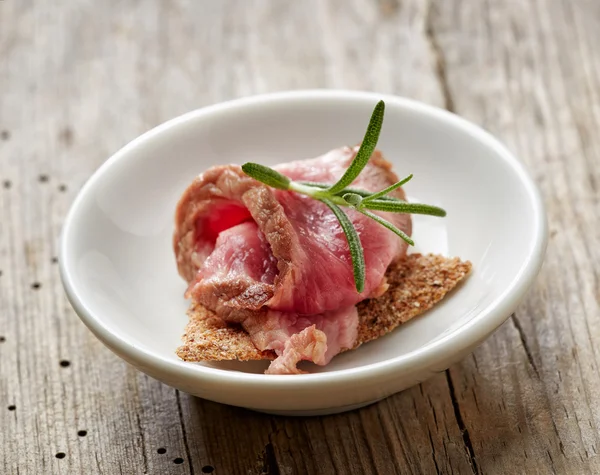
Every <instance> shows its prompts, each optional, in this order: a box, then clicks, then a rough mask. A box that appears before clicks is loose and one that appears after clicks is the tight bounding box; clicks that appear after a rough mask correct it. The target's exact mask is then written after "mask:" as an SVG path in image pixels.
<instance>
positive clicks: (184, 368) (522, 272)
mask: <svg viewBox="0 0 600 475" xmlns="http://www.w3.org/2000/svg"><path fill="white" fill-rule="evenodd" d="M319 99H336V100H340V101H344V100H347V101H356V102H366V101H369V102H372V103H373V104H374V103H375V102H377V101H378V100H380V99H383V100H384V101H385V102H386V106H388V108H390V107H391V108H395V107H399V108H403V109H406V110H409V111H411V112H414V113H420V114H422V115H427V116H429V117H430V118H431V119H432V120H437V121H439V122H443V123H445V124H446V125H450V126H454V127H456V128H458V129H461V130H462V132H464V133H466V134H468V135H470V136H471V137H472V138H473V139H474V140H478V141H479V142H480V143H482V144H484V145H486V146H487V147H489V148H491V149H492V150H493V151H494V152H495V155H496V156H497V157H498V159H501V160H504V162H505V163H506V164H507V165H509V168H510V169H511V170H512V171H513V172H514V174H515V179H518V181H519V183H520V185H521V186H523V187H524V189H525V191H526V194H527V196H528V198H529V200H530V202H531V204H532V209H533V215H534V235H533V238H532V240H531V241H530V242H531V247H530V252H529V253H528V255H527V258H526V259H525V260H524V261H523V263H522V265H521V267H520V269H519V271H518V272H517V273H516V275H515V276H514V278H513V280H512V282H511V283H510V285H509V286H508V287H507V288H506V289H505V290H504V291H503V292H502V293H501V294H500V295H498V296H497V297H496V298H495V299H494V300H493V301H492V302H491V303H490V304H488V305H487V306H486V307H485V308H484V309H482V310H481V311H479V312H478V313H477V314H476V315H474V316H473V318H472V319H470V320H469V321H468V322H465V324H464V325H461V326H459V327H457V328H455V329H453V330H452V331H450V332H449V333H448V334H447V335H444V336H443V337H441V338H439V339H436V340H434V341H433V342H431V343H428V344H426V345H424V346H422V347H419V348H417V349H415V350H413V351H410V352H408V353H406V354H403V355H399V356H396V357H394V358H390V359H387V360H384V361H380V362H376V363H370V364H367V365H364V366H358V367H355V368H348V369H340V370H332V371H326V372H321V373H311V374H298V375H294V377H289V375H268V374H254V373H243V372H238V371H230V370H223V369H219V368H212V367H208V366H202V365H197V364H190V363H189V362H185V361H182V360H181V361H178V360H175V359H169V358H167V357H165V356H161V355H160V354H158V353H155V352H153V351H151V350H148V349H145V348H140V347H138V346H136V345H133V344H132V343H131V342H129V341H128V340H127V339H126V338H123V336H122V335H120V334H118V332H114V331H113V330H111V329H110V328H109V327H108V326H106V325H105V324H104V323H103V320H102V316H101V315H96V314H94V313H93V312H92V311H91V310H90V309H89V308H88V307H87V306H86V304H85V302H84V301H82V300H81V298H80V296H79V295H78V291H77V288H78V285H77V283H76V282H75V281H74V279H73V275H72V273H71V271H70V269H71V268H72V267H73V264H74V260H73V259H72V256H71V253H70V252H69V249H70V246H71V244H70V243H71V241H72V239H73V237H74V236H75V235H76V233H77V219H76V217H77V215H78V213H79V212H80V209H81V207H82V205H83V203H84V202H85V201H86V200H88V199H89V197H90V195H91V191H92V190H93V189H94V185H95V183H96V182H97V181H98V180H99V179H100V178H101V177H102V176H103V175H104V174H105V172H106V171H107V170H108V169H109V168H111V167H112V166H113V165H114V164H115V163H117V162H118V161H121V160H126V159H127V157H128V155H129V153H130V152H131V151H132V150H134V149H135V148H136V147H138V146H139V145H141V144H142V143H144V142H146V141H147V140H150V139H152V138H154V137H156V136H157V135H160V134H163V133H165V132H167V131H169V130H170V129H174V128H177V127H178V126H180V125H183V124H185V123H186V122H189V121H192V120H196V119H198V118H201V117H209V116H210V115H212V114H214V113H216V112H225V111H228V110H231V109H237V108H240V107H256V106H257V105H260V104H266V103H276V102H289V101H294V100H296V101H297V100H301V101H307V100H312V101H314V100H319ZM547 241H548V224H547V218H546V212H545V209H544V204H543V200H542V197H541V194H540V192H539V189H538V187H537V185H536V184H535V182H534V181H533V180H532V178H531V177H530V175H529V174H528V172H527V170H526V168H525V166H524V164H523V163H521V162H520V161H519V160H518V159H517V157H516V156H515V155H514V154H513V153H512V152H510V151H509V150H508V148H506V146H505V145H503V144H502V143H501V142H500V141H499V140H498V139H496V138H495V137H493V136H492V135H491V134H490V133H489V132H487V131H485V130H484V129H483V128H482V127H480V126H478V125H476V124H474V123H472V122H470V121H468V120H466V119H464V118H462V117H460V116H458V115H456V114H454V113H452V112H449V111H447V110H445V109H441V108H438V107H436V106H432V105H428V104H425V103H423V102H420V101H417V100H414V99H409V98H406V97H402V96H396V95H391V94H380V93H376V92H371V91H356V90H346V89H302V90H292V91H280V92H272V93H267V94H257V95H252V96H246V97H242V98H237V99H232V100H228V101H224V102H220V103H216V104H212V105H209V106H206V107H202V108H199V109H195V110H192V111H189V112H187V113H184V114H182V115H179V116H176V117H174V118H172V119H170V120H167V121H165V122H163V123H161V124H159V125H157V126H155V127H153V128H151V129H150V130H148V131H146V132H144V133H142V134H141V135H139V136H138V137H136V138H135V139H133V140H132V141H130V142H129V143H127V144H126V145H124V146H123V147H122V148H121V149H119V150H118V151H117V152H115V153H114V154H113V155H112V156H111V157H110V158H108V159H107V160H106V161H105V162H104V163H103V164H102V165H101V166H100V167H99V168H98V169H97V170H96V171H95V172H94V173H93V174H92V175H91V177H89V178H88V180H87V181H86V182H85V184H84V185H83V187H82V188H81V189H80V191H79V192H78V194H77V196H76V198H75V199H74V201H73V203H72V205H71V207H70V209H69V211H68V213H67V216H66V219H65V221H64V224H63V227H62V230H61V235H60V242H59V268H60V277H61V281H62V284H63V287H64V289H65V293H66V295H67V298H68V300H69V301H70V303H71V305H72V306H73V308H74V310H75V312H76V313H77V315H78V316H79V318H80V319H81V320H82V321H83V323H84V324H85V325H86V326H87V327H88V328H89V329H90V330H91V331H92V332H93V333H94V334H95V335H96V337H97V338H99V339H100V340H101V341H102V342H103V343H104V344H105V345H106V346H107V347H109V348H110V349H111V350H112V351H113V352H115V353H117V354H118V355H119V356H120V357H122V358H123V359H125V360H126V361H129V362H133V363H134V364H136V363H137V364H138V365H140V366H142V367H146V368H148V367H152V368H155V369H156V370H158V371H160V372H165V371H166V372H169V373H171V374H172V375H174V376H178V377H181V378H184V379H186V380H189V379H200V380H204V381H206V382H207V383H209V382H212V383H217V384H223V383H230V384H236V383H256V384H258V385H261V386H262V387H264V388H266V389H284V388H288V389H294V388H297V387H299V386H302V387H303V388H306V387H307V386H314V387H316V386H319V387H320V388H322V387H323V386H324V385H325V386H331V385H335V384H337V383H339V382H343V381H346V382H347V381H348V379H353V380H354V379H360V380H373V379H377V378H380V377H382V376H386V375H387V376H389V375H390V374H394V375H395V377H400V375H401V374H403V373H407V372H412V371H414V370H415V369H416V368H419V367H424V366H431V365H432V364H435V363H441V362H443V361H447V360H449V358H451V356H452V355H455V354H459V353H461V352H464V351H466V350H468V349H469V348H473V347H474V346H476V345H477V344H479V343H480V342H481V341H482V340H483V339H484V338H486V337H487V336H488V335H489V334H490V333H492V332H493V331H494V330H495V329H496V328H498V327H499V326H500V325H501V324H502V323H503V322H504V321H505V320H506V319H508V317H509V315H510V313H511V312H512V311H513V310H514V308H515V307H516V305H517V304H518V302H520V300H521V299H522V298H523V297H524V296H525V294H526V293H527V291H528V290H529V288H530V286H531V285H532V283H533V281H534V279H535V278H536V276H537V274H538V272H539V270H540V268H541V266H542V263H543V259H544V255H545V252H546V247H547ZM182 331H183V329H182ZM124 355H126V357H125V356H124ZM444 369H445V368H444Z"/></svg>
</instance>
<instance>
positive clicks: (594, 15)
mask: <svg viewBox="0 0 600 475" xmlns="http://www.w3.org/2000/svg"><path fill="white" fill-rule="evenodd" d="M599 15H600V11H599V7H598V6H597V5H595V4H593V3H592V2H589V1H587V2H586V1H585V0H579V1H574V2H570V3H569V2H562V3H561V2H554V1H552V0H538V1H534V0H529V1H528V2H511V1H509V0H504V1H491V0H487V1H485V2H479V1H476V0H469V1H465V0H463V1H460V2H459V1H442V0H436V1H433V0H432V1H429V2H428V1H425V0H405V1H403V2H399V1H397V0H380V1H378V2H371V1H367V0H351V1H348V2H346V1H342V0H331V1H318V0H310V1H306V2H269V1H266V0H255V1H241V0H226V1H221V2H209V1H203V2H192V1H183V0H179V1H173V2H160V1H158V0H150V1H147V2H130V1H125V2H117V1H116V0H111V1H110V2H108V5H107V6H106V7H104V6H103V7H99V6H98V4H97V2H92V1H90V0H75V1H71V2H67V1H61V2H53V3H52V5H51V4H49V3H47V2H33V1H25V0H19V1H15V0H4V1H0V56H1V58H2V62H1V63H0V91H2V94H0V271H2V274H1V275H0V337H3V338H0V426H1V427H3V428H5V429H4V430H2V431H0V454H1V455H2V456H0V471H1V472H2V473H10V474H12V473H18V472H17V471H20V473H83V472H85V473H111V474H112V473H150V474H154V473H161V474H162V473H196V474H198V473H205V471H206V473H208V471H209V470H210V469H211V467H214V469H215V471H214V473H227V474H228V473H261V472H264V473H282V474H283V473H286V474H287V473H363V472H364V473H376V472H377V473H386V474H387V473H436V472H439V473H453V472H455V473H475V472H479V473H507V472H508V473H510V472H514V470H515V469H516V470H518V471H527V472H529V473H549V472H552V471H555V472H557V473H582V472H590V473H593V472H594V471H598V470H600V465H599V464H600V461H599V459H598V457H597V456H596V453H597V450H598V430H597V427H598V425H599V424H600V420H599V414H598V409H597V408H596V407H595V404H594V400H595V395H597V394H599V389H600V387H599V386H600V378H599V374H598V366H597V362H596V359H597V352H598V350H597V349H596V348H597V346H598V345H597V344H598V341H597V340H598V338H599V337H600V333H599V330H598V327H599V325H600V320H599V317H600V312H599V311H598V310H599V309H598V306H599V303H598V301H599V300H600V297H599V293H598V292H599V291H598V289H599V287H598V271H597V269H598V268H600V257H599V252H600V251H599V249H600V246H599V245H598V244H600V226H599V224H600V223H598V219H599V214H600V206H598V202H599V201H600V197H599V195H598V188H599V186H600V185H599V183H600V166H599V165H598V160H597V157H598V152H599V149H600V143H599V141H598V139H597V138H596V135H597V134H595V133H594V132H595V130H597V128H598V125H599V124H598V121H599V117H600V111H599V107H600V101H599V100H598V99H599V98H598V95H599V94H600V88H599V87H598V86H599V84H598V81H599V75H598V70H599V67H600V62H599V57H598V53H597V52H596V51H595V48H594V47H595V45H597V44H598V39H599V38H598V36H599V33H598V29H597V20H598V18H599ZM310 87H340V88H357V89H370V90H376V91H380V92H391V93H396V94H401V95H406V96H409V97H414V98H416V99H420V100H423V101H425V102H428V103H431V104H434V105H440V106H445V107H449V108H451V109H455V110H456V112H458V113H460V114H462V115H464V116H466V117H467V118H470V119H472V120H474V121H475V122H478V123H480V124H482V125H483V126H484V127H486V128H488V129H489V130H491V131H492V132H493V133H495V134H497V135H498V136H499V137H500V138H502V139H503V140H504V141H506V142H507V144H508V145H509V147H510V148H512V149H513V150H515V151H517V152H518V153H519V155H520V156H521V157H522V158H523V160H525V161H526V163H527V164H528V165H529V166H530V168H531V169H532V171H533V173H534V176H535V177H536V179H537V181H538V183H540V185H541V187H542V190H543V193H544V196H545V198H546V201H547V204H548V207H549V213H550V224H551V228H552V230H553V231H554V232H553V238H552V241H551V243H550V247H549V251H548V259H547V262H546V265H545V268H544V271H543V273H542V275H541V277H540V279H539V280H538V283H537V284H536V287H535V289H534V291H533V292H532V294H531V295H530V296H529V297H528V299H527V300H526V301H525V302H524V304H523V305H522V306H521V308H520V309H519V310H518V311H517V313H516V315H515V317H513V318H512V319H511V320H510V321H509V322H507V324H506V325H504V326H503V327H502V328H501V329H500V330H499V331H498V332H497V333H496V335H494V337H493V338H491V339H490V340H489V341H487V342H486V343H485V344H484V345H482V347H481V348H480V349H478V350H477V351H476V352H475V354H474V355H473V356H471V357H469V358H467V359H466V360H465V361H464V362H463V363H462V364H460V365H456V366H454V367H453V368H452V369H451V371H450V372H449V373H446V374H441V375H437V376H436V377H434V378H432V379H431V380H429V381H427V382H425V383H423V384H422V385H420V386H419V387H415V388H412V389H409V390H407V391H405V392H403V393H401V394H399V395H396V396H393V397H391V398H389V399H387V400H386V401H383V402H381V403H379V404H377V405H374V406H371V407H368V408H365V409H362V410H360V411H356V412H354V413H350V414H342V415H336V416H330V417H323V418H307V419H289V418H278V417H270V416H266V415H262V414H258V413H252V412H249V411H245V410H242V409H236V408H230V407H226V406H222V405H218V404H215V403H211V402H207V401H203V400H200V399H196V398H192V397H189V396H188V395H185V394H179V393H177V392H176V391H174V390H173V389H171V388H168V387H166V386H164V385H162V384H160V383H158V382H156V381H154V380H152V379H150V378H148V377H146V376H145V375H142V374H140V373H138V372H137V371H135V370H133V369H131V368H130V367H128V366H127V365H125V364H124V363H122V362H121V361H120V360H119V359H118V358H116V357H115V356H113V355H112V354H111V353H110V352H109V351H108V350H107V349H105V348H104V347H103V346H102V345H101V344H100V343H98V342H97V341H96V340H95V338H94V337H92V335H91V334H90V333H89V332H88V331H87V330H86V329H85V327H84V326H83V325H82V324H81V323H79V321H78V319H77V318H76V316H75V315H74V313H73V312H72V310H71V309H70V307H69V305H68V303H67V302H66V299H65V298H64V296H63V293H62V288H61V286H60V282H59V279H58V272H57V266H56V263H55V262H53V257H54V256H56V248H57V238H58V234H59V232H60V227H61V224H62V220H63V218H64V215H65V213H66V210H67V209H68V206H69V204H70V202H71V200H72V199H73V197H74V196H75V194H76V192H77V190H78V189H79V187H80V186H81V185H82V184H83V183H84V181H85V180H86V179H87V178H88V177H89V175H90V174H91V173H92V172H93V171H94V170H95V169H96V168H97V167H98V166H99V165H100V164H101V163H102V161H104V160H105V159H106V157H108V156H109V155H110V154H111V153H113V152H114V151H116V150H117V149H118V148H119V147H120V146H122V145H123V144H125V143H126V142H127V141H129V140H131V139H132V138H134V137H135V136H137V135H138V134H139V133H141V132H143V131H144V130H147V129H148V128H150V127H152V126H154V125H156V124H157V123H159V122H161V121H164V120H166V119H168V118H170V117H172V116H174V115H177V114H180V113H183V112H186V111H188V110H191V109H194V108H197V107H201V106H203V105H207V104H210V103H214V102H218V101H221V100H226V99H230V98H234V97H239V96H243V95H247V94H253V93H260V92H267V91H273V90H282V89H291V88H310ZM35 283H39V287H37V288H32V285H33V284H35ZM61 361H69V363H70V364H69V365H68V366H61V364H60V363H61ZM12 405H15V406H16V408H15V409H14V410H9V406H12ZM11 409H12V407H11ZM82 430H85V431H86V435H85V436H83V435H78V431H82ZM158 449H165V453H159V452H158ZM59 452H61V453H64V454H65V457H64V458H62V459H58V458H56V457H55V455H56V454H57V453H59ZM161 452H163V451H162V450H161ZM176 459H180V460H177V462H181V463H175V462H174V461H175V460H176ZM203 469H204V470H203Z"/></svg>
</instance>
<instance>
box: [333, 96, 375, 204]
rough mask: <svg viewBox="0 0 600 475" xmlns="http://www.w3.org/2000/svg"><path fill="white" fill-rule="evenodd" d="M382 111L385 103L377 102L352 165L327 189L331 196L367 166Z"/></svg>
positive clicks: (373, 148)
mask: <svg viewBox="0 0 600 475" xmlns="http://www.w3.org/2000/svg"><path fill="white" fill-rule="evenodd" d="M384 111H385V103H384V102H383V101H379V102H378V103H377V105H376V106H375V109H373V114H372V115H371V120H370V121H369V125H368V127H367V131H366V132H365V136H364V138H363V141H362V143H361V144H360V148H359V149H358V152H357V154H356V157H354V160H352V163H351V164H350V166H349V167H348V168H347V169H346V171H345V172H344V174H343V175H342V178H340V179H339V181H338V182H337V183H335V184H334V185H333V186H332V187H331V188H329V192H330V193H331V194H333V195H334V194H336V193H338V192H340V191H342V190H343V189H344V188H346V187H347V186H348V185H350V183H352V182H353V181H354V180H355V179H356V177H357V176H358V175H359V174H360V172H362V170H363V168H365V166H366V165H367V162H368V161H369V159H370V158H371V155H372V154H373V152H374V151H375V147H376V146H377V140H378V139H379V133H380V132H381V125H382V124H383V113H384Z"/></svg>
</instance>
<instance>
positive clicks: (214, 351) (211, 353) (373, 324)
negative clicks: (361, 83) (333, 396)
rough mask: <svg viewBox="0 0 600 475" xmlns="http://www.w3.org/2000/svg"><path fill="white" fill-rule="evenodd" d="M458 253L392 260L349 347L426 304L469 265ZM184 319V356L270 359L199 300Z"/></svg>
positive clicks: (362, 308) (361, 308) (361, 311)
mask: <svg viewBox="0 0 600 475" xmlns="http://www.w3.org/2000/svg"><path fill="white" fill-rule="evenodd" d="M471 267H472V265H471V263H470V262H468V261H461V260H460V259H459V258H457V257H453V258H450V257H444V256H440V255H433V254H427V255H422V254H411V255H408V256H406V258H404V259H401V260H400V261H398V262H397V263H395V264H394V265H392V266H391V267H390V268H389V269H388V271H387V273H386V278H387V281H388V284H389V288H388V290H387V291H386V292H385V294H383V295H382V296H381V297H378V298H375V299H369V300H365V301H363V302H360V303H359V304H358V305H357V309H358V319H359V323H358V338H357V342H356V345H355V346H354V348H357V347H358V346H360V345H362V344H363V343H366V342H368V341H372V340H375V339H377V338H379V337H381V336H383V335H385V334H387V333H389V332H391V331H393V330H394V329H395V328H396V327H398V326H399V325H400V324H402V323H405V322H407V321H408V320H410V319H411V318H414V317H416V316H417V315H420V314H422V313H424V312H426V311H427V310H429V309H431V308H432V307H433V306H434V305H435V304H436V303H438V302H439V301H440V300H442V299H443V298H444V296H445V295H446V294H447V293H448V292H450V291H451V290H452V289H453V288H454V287H456V285H457V284H458V283H459V282H460V281H461V280H463V279H464V278H465V277H466V276H467V275H468V274H469V272H470V271H471ZM188 316H189V319H190V321H189V323H188V325H187V326H186V329H185V333H184V335H183V337H182V341H183V345H182V346H180V347H179V348H178V349H177V351H176V353H177V355H178V356H179V357H180V358H181V359H183V360H185V361H224V360H241V361H248V360H264V359H268V360H272V359H274V358H275V356H276V355H275V353H274V352H273V351H260V350H258V349H257V348H256V347H255V346H254V344H253V343H252V340H251V339H250V336H249V335H248V334H247V333H246V332H245V331H244V330H243V329H242V328H241V327H240V326H239V325H228V324H226V323H224V322H223V321H222V320H221V319H220V318H219V317H217V316H216V315H215V314H214V313H213V312H211V311H210V310H207V309H206V308H204V307H203V306H201V305H199V304H192V305H191V306H190V308H189V310H188Z"/></svg>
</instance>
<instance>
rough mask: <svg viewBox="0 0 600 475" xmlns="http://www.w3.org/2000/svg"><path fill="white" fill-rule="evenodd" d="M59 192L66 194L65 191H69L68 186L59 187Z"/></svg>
mask: <svg viewBox="0 0 600 475" xmlns="http://www.w3.org/2000/svg"><path fill="white" fill-rule="evenodd" d="M58 191H60V192H62V193H64V192H65V191H67V185H59V187H58Z"/></svg>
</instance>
